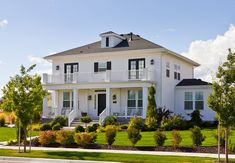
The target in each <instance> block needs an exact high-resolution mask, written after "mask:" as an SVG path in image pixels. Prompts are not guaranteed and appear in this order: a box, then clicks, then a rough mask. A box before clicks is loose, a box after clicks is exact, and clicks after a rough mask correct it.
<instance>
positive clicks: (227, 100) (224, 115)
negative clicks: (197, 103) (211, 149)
mask: <svg viewBox="0 0 235 163" xmlns="http://www.w3.org/2000/svg"><path fill="white" fill-rule="evenodd" d="M212 88H213V92H212V93H211V94H210V95H209V97H208V105H209V107H210V108H211V109H212V110H214V111H215V112H216V113H217V115H218V120H219V125H221V126H222V127H224V128H225V155H226V157H225V160H226V162H228V137H229V129H230V127H231V126H233V125H235V53H233V52H232V51H231V50H230V49H229V54H228V56H227V61H225V62H224V63H223V64H222V65H221V66H219V67H218V72H217V73H216V80H215V81H213V84H212Z"/></svg>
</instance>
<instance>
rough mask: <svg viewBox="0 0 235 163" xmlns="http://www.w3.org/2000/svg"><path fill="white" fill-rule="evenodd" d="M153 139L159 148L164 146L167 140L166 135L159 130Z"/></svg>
mask: <svg viewBox="0 0 235 163" xmlns="http://www.w3.org/2000/svg"><path fill="white" fill-rule="evenodd" d="M153 137H154V140H155V143H156V145H157V146H163V145H164V143H165V140H166V139H167V138H166V135H165V134H163V133H162V132H161V131H160V130H157V131H156V132H155V133H154V135H153Z"/></svg>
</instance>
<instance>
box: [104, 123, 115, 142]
mask: <svg viewBox="0 0 235 163" xmlns="http://www.w3.org/2000/svg"><path fill="white" fill-rule="evenodd" d="M116 135H117V129H116V126H114V125H108V126H106V129H105V138H106V142H107V143H108V145H112V144H113V143H114V141H115V137H116Z"/></svg>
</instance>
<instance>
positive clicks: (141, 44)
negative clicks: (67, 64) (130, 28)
mask: <svg viewBox="0 0 235 163" xmlns="http://www.w3.org/2000/svg"><path fill="white" fill-rule="evenodd" d="M110 32H111V31H110ZM110 32H106V33H110ZM103 34H104V33H103ZM120 36H122V37H124V38H126V39H125V40H123V41H122V42H120V43H119V44H118V45H116V46H115V47H112V48H101V41H97V42H94V43H91V44H87V45H84V46H81V47H78V48H74V49H70V50H66V51H63V52H60V53H56V54H53V55H49V56H46V57H45V58H48V57H52V56H65V55H75V54H89V53H100V52H115V51H126V50H141V49H155V48H163V47H162V46H160V45H157V44H155V43H153V42H151V41H148V40H146V39H144V38H142V37H140V36H139V35H135V34H133V35H132V38H133V39H132V41H129V40H130V34H121V35H120Z"/></svg>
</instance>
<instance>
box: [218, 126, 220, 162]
mask: <svg viewBox="0 0 235 163" xmlns="http://www.w3.org/2000/svg"><path fill="white" fill-rule="evenodd" d="M217 132H218V135H217V136H218V162H220V122H219V124H218V131H217Z"/></svg>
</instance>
